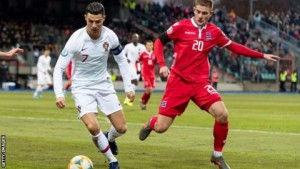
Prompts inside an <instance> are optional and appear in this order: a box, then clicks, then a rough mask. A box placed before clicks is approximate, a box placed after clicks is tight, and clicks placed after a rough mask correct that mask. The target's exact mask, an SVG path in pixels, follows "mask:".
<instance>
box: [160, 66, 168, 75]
mask: <svg viewBox="0 0 300 169" xmlns="http://www.w3.org/2000/svg"><path fill="white" fill-rule="evenodd" d="M159 74H161V75H162V76H164V77H167V76H169V74H170V70H169V68H168V67H167V66H163V67H161V68H160V69H159Z"/></svg>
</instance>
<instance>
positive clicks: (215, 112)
mask: <svg viewBox="0 0 300 169" xmlns="http://www.w3.org/2000/svg"><path fill="white" fill-rule="evenodd" d="M208 112H209V113H210V114H211V115H212V116H213V117H214V118H215V124H214V130H213V135H214V151H213V154H212V157H211V162H212V163H214V164H216V165H217V166H218V167H219V168H220V169H229V168H230V167H229V165H228V164H227V163H226V162H225V160H224V159H223V154H222V152H223V147H224V145H225V143H226V138H227V134H228V111H227V109H226V107H225V105H224V102H222V101H218V102H215V103H213V104H212V105H211V107H210V108H209V110H208Z"/></svg>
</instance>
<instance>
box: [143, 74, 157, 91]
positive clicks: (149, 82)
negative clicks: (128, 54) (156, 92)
mask: <svg viewBox="0 0 300 169" xmlns="http://www.w3.org/2000/svg"><path fill="white" fill-rule="evenodd" d="M143 81H144V88H145V89H146V88H150V87H151V88H155V76H143Z"/></svg>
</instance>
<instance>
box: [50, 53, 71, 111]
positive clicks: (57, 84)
mask: <svg viewBox="0 0 300 169" xmlns="http://www.w3.org/2000/svg"><path fill="white" fill-rule="evenodd" d="M72 57H73V52H69V49H68V48H66V47H65V48H64V50H63V51H62V52H61V54H60V56H59V58H58V60H57V62H56V64H55V67H54V72H53V87H54V92H55V96H56V106H57V107H58V108H64V107H65V105H66V104H65V96H64V93H63V72H64V71H65V69H66V67H67V66H68V64H69V62H70V60H71V58H72Z"/></svg>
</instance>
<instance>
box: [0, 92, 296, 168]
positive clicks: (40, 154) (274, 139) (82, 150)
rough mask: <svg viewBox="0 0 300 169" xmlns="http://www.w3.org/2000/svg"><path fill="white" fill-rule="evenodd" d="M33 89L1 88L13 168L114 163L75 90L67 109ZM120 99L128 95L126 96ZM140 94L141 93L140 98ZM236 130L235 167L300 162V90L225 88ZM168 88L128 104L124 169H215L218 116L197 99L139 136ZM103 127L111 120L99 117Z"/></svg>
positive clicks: (0, 128)
mask: <svg viewBox="0 0 300 169" xmlns="http://www.w3.org/2000/svg"><path fill="white" fill-rule="evenodd" d="M31 96H32V93H31V92H1V93H0V107H1V108H0V134H1V135H5V136H6V168H7V169H41V168H43V169H64V168H67V165H68V161H69V160H70V159H71V158H72V157H73V156H75V155H78V154H83V155H86V156H88V157H90V158H91V160H92V161H93V163H94V168H95V169H103V168H108V167H107V162H106V160H105V158H104V157H103V156H102V155H101V154H100V153H99V152H97V150H96V148H95V146H94V145H93V143H92V141H91V139H90V135H89V133H88V132H87V130H86V129H85V127H84V125H83V124H82V122H81V121H80V120H78V119H77V113H76V109H75V108H74V103H73V100H72V99H71V96H70V94H68V95H67V107H66V108H65V109H63V110H59V109H57V108H56V107H55V98H54V94H53V93H52V92H45V93H44V94H43V97H42V98H41V99H39V100H35V99H32V97H31ZM119 97H120V100H123V98H124V95H123V94H122V93H120V94H119ZM139 97H140V94H139V93H138V94H137V100H138V98H139ZM222 97H223V100H224V102H225V103H226V106H227V108H228V110H229V113H230V115H229V120H230V131H229V136H228V140H227V144H226V146H225V149H224V158H225V159H226V160H227V162H228V163H229V164H230V165H231V168H233V169H253V168H255V169H269V168H272V169H295V168H300V163H299V159H300V143H299V140H300V125H299V124H300V112H299V110H300V104H299V100H300V95H288V94H287V95H281V94H222ZM160 98H161V94H160V93H155V94H153V95H152V97H151V100H150V103H149V105H148V109H147V111H142V110H140V109H139V107H138V101H136V102H135V104H134V106H133V107H124V111H125V114H126V118H127V121H128V131H127V133H126V134H125V135H124V136H122V137H120V138H118V140H117V142H118V145H119V151H120V154H119V155H118V156H117V158H118V160H119V162H120V165H121V169H214V168H216V167H215V166H213V165H212V164H211V163H210V162H209V158H210V155H211V152H212V139H213V137H212V126H213V122H214V120H213V118H212V117H211V116H210V115H208V114H207V113H206V112H204V111H201V110H199V109H198V108H197V107H196V106H195V105H194V104H193V103H192V102H191V103H190V104H189V106H188V108H187V110H186V111H185V113H184V114H183V115H182V116H181V117H178V118H177V119H176V120H175V122H174V123H173V125H172V127H171V128H170V129H169V130H168V131H167V132H166V133H164V134H156V133H152V134H151V135H150V136H149V138H148V139H147V140H146V141H143V142H141V141H139V140H138V132H139V129H140V127H141V125H142V123H144V122H145V121H146V120H148V118H149V117H150V116H151V115H152V114H155V113H156V112H157V108H158V105H159V103H160ZM99 122H100V126H101V128H103V130H107V129H108V128H109V123H108V122H107V120H106V118H105V117H104V116H103V115H100V116H99Z"/></svg>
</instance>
